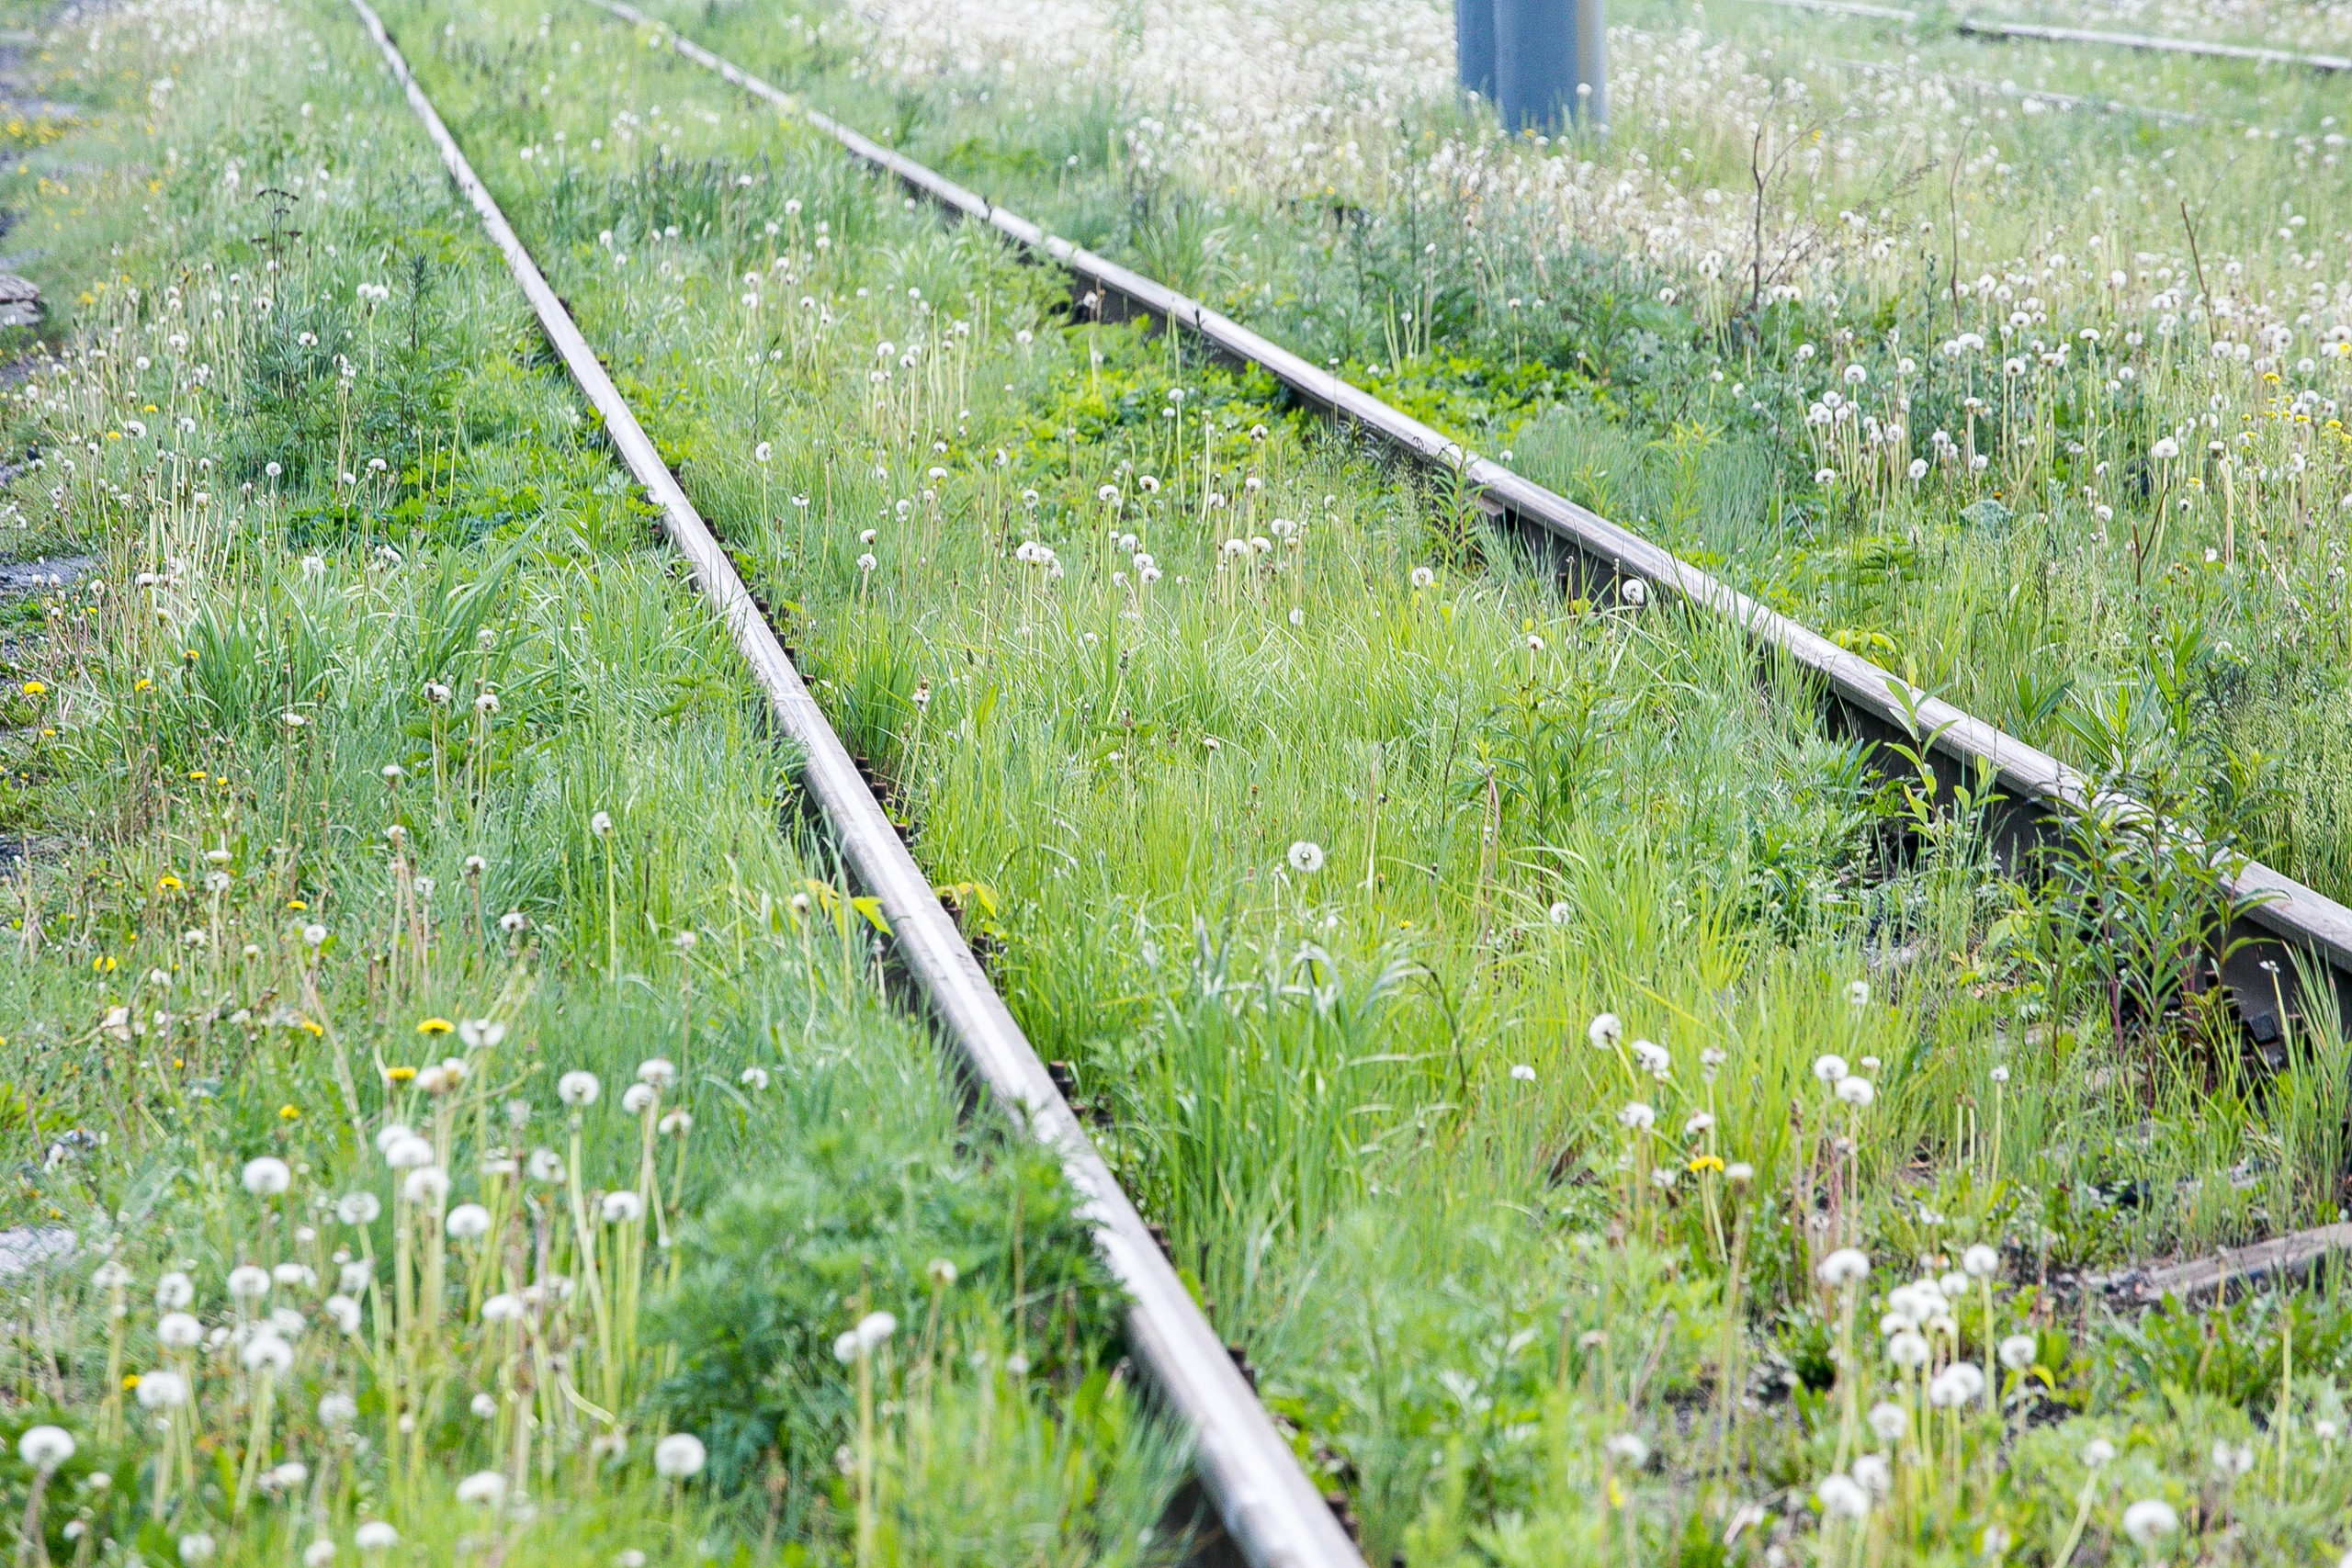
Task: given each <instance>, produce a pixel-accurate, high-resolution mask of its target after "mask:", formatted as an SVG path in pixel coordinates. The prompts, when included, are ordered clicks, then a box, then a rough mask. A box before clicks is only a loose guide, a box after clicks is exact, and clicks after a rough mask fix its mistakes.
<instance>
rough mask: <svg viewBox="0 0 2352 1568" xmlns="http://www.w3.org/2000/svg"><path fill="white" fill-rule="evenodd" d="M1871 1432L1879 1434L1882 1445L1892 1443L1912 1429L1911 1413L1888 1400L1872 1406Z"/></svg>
mask: <svg viewBox="0 0 2352 1568" xmlns="http://www.w3.org/2000/svg"><path fill="white" fill-rule="evenodd" d="M1869 1420H1870V1424H1871V1431H1873V1432H1876V1433H1877V1434H1878V1440H1879V1441H1880V1442H1882V1443H1891V1442H1894V1440H1895V1439H1896V1438H1900V1437H1902V1436H1903V1434H1904V1433H1905V1432H1907V1431H1909V1430H1910V1429H1911V1413H1910V1412H1909V1411H1907V1410H1905V1409H1904V1408H1903V1406H1901V1405H1900V1404H1894V1403H1892V1402H1891V1401H1888V1400H1883V1399H1882V1400H1880V1401H1879V1402H1878V1403H1877V1404H1873V1405H1871V1413H1870V1416H1869Z"/></svg>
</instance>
